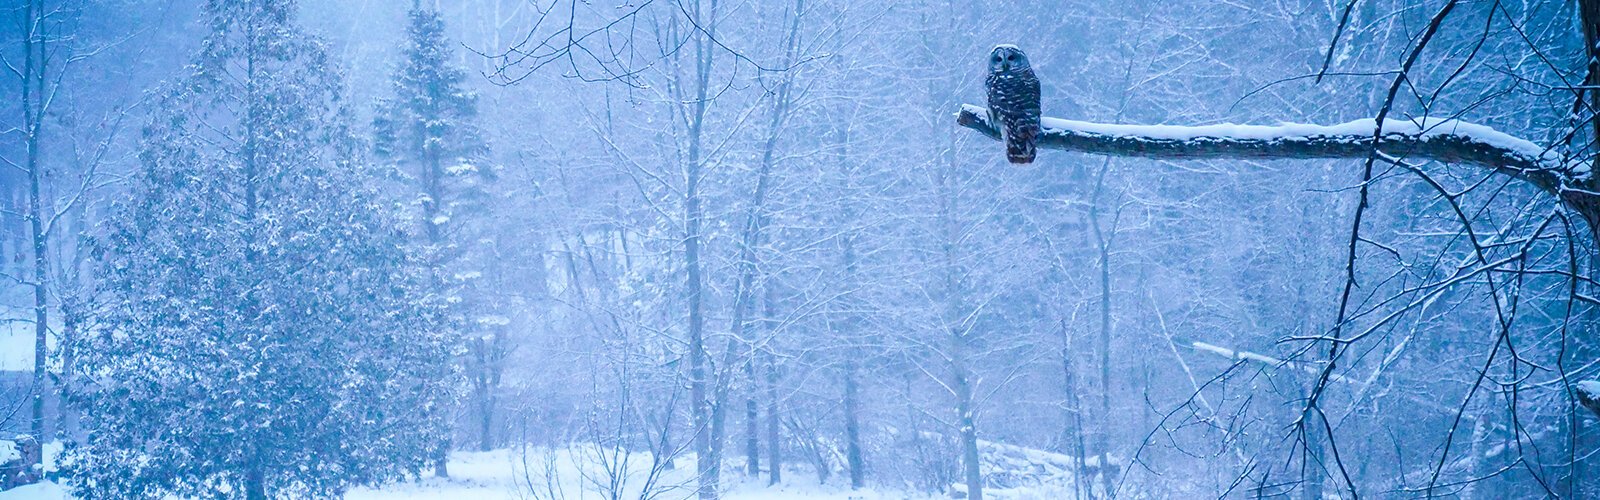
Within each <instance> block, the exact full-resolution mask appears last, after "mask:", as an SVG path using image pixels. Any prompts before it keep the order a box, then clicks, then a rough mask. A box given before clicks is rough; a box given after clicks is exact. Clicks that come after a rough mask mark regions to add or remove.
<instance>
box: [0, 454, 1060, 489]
mask: <svg viewBox="0 0 1600 500" xmlns="http://www.w3.org/2000/svg"><path fill="white" fill-rule="evenodd" d="M60 450H61V447H60V445H59V444H58V443H52V444H51V446H47V447H46V448H45V467H46V469H52V468H53V466H54V462H55V460H54V458H55V455H56V454H57V453H59V452H60ZM980 452H981V453H982V455H983V465H984V476H985V478H986V480H987V481H986V483H988V485H987V486H986V488H987V489H986V490H985V493H986V495H985V496H986V497H988V498H996V499H1002V500H1048V499H1056V498H1069V497H1071V496H1072V495H1073V492H1074V491H1073V487H1072V484H1073V483H1072V472H1071V468H1072V467H1071V463H1072V460H1071V458H1069V457H1067V456H1065V455H1060V454H1056V453H1050V452H1046V451H1042V450H1036V449H1031V448H1023V447H1019V446H1011V445H1005V444H999V443H992V442H988V441H980ZM602 456H603V455H602V454H600V453H599V449H598V448H596V447H593V446H585V445H579V446H573V447H569V448H564V449H549V448H528V449H502V450H495V451H488V452H456V453H454V454H452V455H451V461H450V477H449V478H448V479H444V478H436V477H424V478H422V479H419V480H415V481H404V482H397V483H392V484H387V485H383V486H379V487H372V488H356V489H354V490H352V491H350V492H349V493H348V494H347V495H345V498H346V499H348V500H390V499H394V500H584V499H604V498H611V495H609V494H607V491H610V490H612V489H618V490H620V491H622V492H623V494H622V495H619V496H620V497H621V498H641V495H640V493H641V492H642V490H643V489H644V487H645V484H646V483H647V482H649V483H650V487H651V490H652V491H653V492H655V494H654V495H653V496H650V498H652V499H655V500H678V499H687V498H691V497H693V496H694V487H693V478H694V475H693V474H694V459H693V457H692V456H690V457H687V458H679V459H678V461H677V462H676V464H675V465H677V467H675V468H673V469H671V470H664V469H660V468H658V474H656V475H655V476H654V478H652V477H651V474H649V471H650V470H651V469H652V467H651V462H650V458H649V455H647V454H643V453H638V454H633V455H631V456H628V457H626V458H627V460H626V462H625V464H626V465H625V466H620V465H613V466H612V467H605V466H603V465H602V461H601V460H599V458H600V457H602ZM605 456H610V455H605ZM612 458H613V460H610V462H611V463H612V464H621V463H622V462H619V461H617V460H614V458H616V457H612ZM725 467H726V468H725V472H724V473H723V477H724V478H725V479H726V481H725V483H726V486H725V488H726V489H725V491H724V494H723V498H726V499H729V500H802V499H805V500H934V499H939V498H947V497H943V496H940V495H936V494H931V493H923V492H907V491H898V490H893V489H872V488H868V489H862V490H851V489H850V488H849V487H848V486H846V485H842V484H837V483H838V481H840V480H841V478H840V477H839V476H840V475H839V474H835V475H834V479H833V480H832V481H830V483H829V484H818V483H817V480H816V475H815V474H813V473H812V472H811V471H810V470H809V469H804V470H799V469H797V470H791V469H789V468H787V467H786V468H785V469H784V472H785V475H784V478H785V483H784V484H782V485H779V486H770V487H769V486H767V484H766V478H765V477H761V478H754V477H747V476H745V475H744V473H743V464H742V462H739V460H738V459H737V458H733V459H731V460H730V461H729V462H728V463H727V464H726V466H725ZM608 469H610V470H627V471H628V472H627V473H625V474H617V475H616V476H615V477H617V478H619V479H616V480H613V479H612V477H613V475H612V474H608V473H607V472H606V471H607V470H608ZM608 485H615V486H609V487H608ZM952 487H953V489H954V490H957V491H964V489H963V488H962V487H961V485H952ZM72 498H73V497H72V495H71V494H70V492H69V491H68V490H67V488H66V487H64V486H61V485H58V484H55V483H52V482H48V481H46V482H44V483H40V484H34V485H28V486H24V487H21V488H16V489H12V490H8V491H0V500H72Z"/></svg>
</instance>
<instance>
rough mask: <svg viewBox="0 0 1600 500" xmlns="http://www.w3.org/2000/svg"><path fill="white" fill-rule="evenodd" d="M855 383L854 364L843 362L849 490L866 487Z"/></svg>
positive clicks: (859, 407) (859, 413)
mask: <svg viewBox="0 0 1600 500" xmlns="http://www.w3.org/2000/svg"><path fill="white" fill-rule="evenodd" d="M858 385H859V384H858V383H857V381H856V362H855V359H853V358H846V359H845V361H844V439H845V455H844V458H845V462H846V463H847V464H848V465H849V466H850V488H851V489H857V490H859V489H861V488H864V487H866V486H867V471H866V464H865V463H864V462H863V460H862V457H861V396H860V388H859V387H858Z"/></svg>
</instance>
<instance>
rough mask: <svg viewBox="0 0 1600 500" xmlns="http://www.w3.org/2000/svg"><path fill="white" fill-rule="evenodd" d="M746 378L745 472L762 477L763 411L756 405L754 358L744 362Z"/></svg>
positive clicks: (751, 475)
mask: <svg viewBox="0 0 1600 500" xmlns="http://www.w3.org/2000/svg"><path fill="white" fill-rule="evenodd" d="M744 378H745V380H747V381H748V383H749V384H750V385H749V390H747V391H746V392H745V394H746V395H745V398H744V434H745V441H744V456H745V467H744V471H745V474H747V475H749V476H750V477H757V476H760V475H761V437H760V432H761V431H760V430H759V429H760V428H761V425H760V420H761V411H760V410H759V405H757V404H756V395H757V394H758V392H757V390H756V369H755V359H754V356H752V357H751V359H746V360H745V361H744Z"/></svg>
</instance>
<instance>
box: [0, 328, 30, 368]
mask: <svg viewBox="0 0 1600 500" xmlns="http://www.w3.org/2000/svg"><path fill="white" fill-rule="evenodd" d="M28 370H33V324H32V323H29V322H26V321H21V320H17V319H14V318H11V317H8V316H5V315H0V371H28Z"/></svg>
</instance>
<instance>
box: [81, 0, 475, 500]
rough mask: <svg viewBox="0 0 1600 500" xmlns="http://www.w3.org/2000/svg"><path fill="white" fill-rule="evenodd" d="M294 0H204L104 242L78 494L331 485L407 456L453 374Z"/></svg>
mask: <svg viewBox="0 0 1600 500" xmlns="http://www.w3.org/2000/svg"><path fill="white" fill-rule="evenodd" d="M295 9H296V6H295V4H294V2H293V1H292V0H255V1H249V2H238V1H230V0H210V1H209V2H207V4H206V8H205V13H206V16H207V19H208V20H209V27H210V29H211V32H210V34H209V35H208V36H207V37H206V39H205V41H204V44H203V47H202V50H201V53H200V55H199V56H198V57H197V58H196V60H195V62H194V64H193V65H192V66H191V69H192V73H191V75H190V76H189V77H188V78H187V79H186V80H185V81H184V82H183V84H182V85H181V86H179V88H177V89H175V90H174V91H172V92H171V93H170V94H169V95H167V96H166V97H165V99H164V101H163V106H162V107H161V109H162V111H161V112H160V113H158V117H157V118H155V119H154V120H153V122H152V123H151V124H150V125H149V126H148V127H147V128H146V130H145V138H144V145H143V149H142V151H141V154H140V160H141V165H142V168H141V170H140V172H139V173H138V175H137V177H136V179H135V180H134V182H133V189H132V190H133V195H132V197H131V201H129V202H127V203H124V204H122V205H121V206H119V207H118V210H117V215H116V216H115V217H114V218H113V219H112V221H111V222H110V227H109V234H108V236H107V237H106V240H105V241H104V242H103V244H102V248H103V251H104V252H105V256H104V262H105V266H104V269H103V270H102V279H101V282H102V283H103V286H104V289H103V291H102V293H103V295H104V296H105V298H106V299H108V300H107V304H108V305H107V307H106V308H105V310H104V312H103V313H102V317H101V318H99V319H100V322H101V328H99V329H98V330H97V331H96V332H95V333H94V334H91V335H86V336H85V338H84V339H82V341H81V342H82V343H83V345H81V346H79V347H80V348H79V350H78V351H79V352H80V353H82V357H81V358H80V360H79V362H78V364H77V366H75V370H74V375H76V376H77V377H78V378H79V379H80V381H81V382H82V384H81V385H82V387H84V389H83V390H82V391H81V392H79V393H77V394H75V396H74V400H75V401H74V402H75V403H76V404H78V405H79V406H80V407H82V408H84V409H85V410H86V411H87V415H86V422H85V426H86V429H87V431H88V436H87V440H86V442H85V443H84V444H83V445H82V446H81V447H80V448H79V449H77V450H75V451H74V452H73V453H71V454H70V456H69V459H68V464H67V469H68V471H69V473H70V474H72V475H73V476H74V481H73V484H74V486H75V489H76V492H77V493H78V494H80V495H81V496H83V497H85V498H154V497H161V496H164V495H179V496H186V497H204V498H215V497H244V498H249V499H252V500H254V499H264V498H268V497H295V498H306V497H336V496H338V495H340V494H341V493H342V492H343V491H344V490H346V489H347V488H348V487H350V486H351V485H353V484H362V483H372V482H378V481H384V480H390V479H394V478H397V477H403V476H408V475H415V474H418V473H419V471H420V470H421V468H422V467H423V466H424V465H425V459H426V453H427V451H428V450H429V449H430V448H432V447H433V444H434V443H437V442H438V441H439V440H440V439H442V437H441V436H442V434H443V432H444V430H445V425H444V417H445V415H444V414H443V412H442V411H441V409H442V408H445V407H447V406H448V404H447V403H448V401H447V399H448V398H449V397H450V394H451V392H452V390H453V387H454V384H455V382H454V377H453V373H452V369H451V368H450V366H451V365H450V363H449V359H450V356H451V354H452V349H453V343H452V341H451V337H450V336H448V335H444V334H441V333H440V332H441V329H440V328H439V327H438V325H439V324H440V323H441V322H442V318H441V317H442V316H443V308H442V306H441V304H442V303H443V302H444V300H443V298H442V297H439V296H437V295H434V294H429V293H428V288H427V287H426V286H425V278H424V277H423V276H422V275H421V274H420V273H419V272H418V271H417V270H418V269H419V267H420V266H418V265H416V263H415V262H413V261H412V260H411V259H410V258H409V257H408V254H407V252H406V251H405V243H406V239H405V234H404V233H403V232H402V231H400V230H398V229H397V227H398V225H397V224H396V223H395V221H393V220H392V219H391V218H390V217H388V216H387V215H386V214H385V212H384V211H383V210H382V204H381V203H379V202H378V201H377V197H376V196H375V195H374V193H373V192H372V191H371V190H370V187H369V186H370V185H371V183H372V182H371V179H370V177H371V176H370V172H367V171H365V170H363V167H362V166H361V165H362V163H361V160H360V156H361V155H360V151H361V150H362V148H361V144H360V142H359V141H356V140H355V139H354V138H353V136H352V135H351V134H350V127H349V123H350V121H349V119H348V114H347V112H346V111H345V110H343V109H342V107H343V103H342V102H341V100H340V99H341V98H340V96H341V92H342V88H341V85H342V84H341V76H340V74H339V72H338V71H337V70H336V68H335V67H334V66H333V64H331V63H330V62H329V61H328V58H327V55H326V51H325V49H324V48H323V47H322V45H321V43H320V42H319V41H318V40H316V39H315V38H313V37H310V36H308V35H306V34H304V33H302V32H301V31H300V30H299V28H297V27H296V26H295V25H294V23H293V17H294V11H295Z"/></svg>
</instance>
